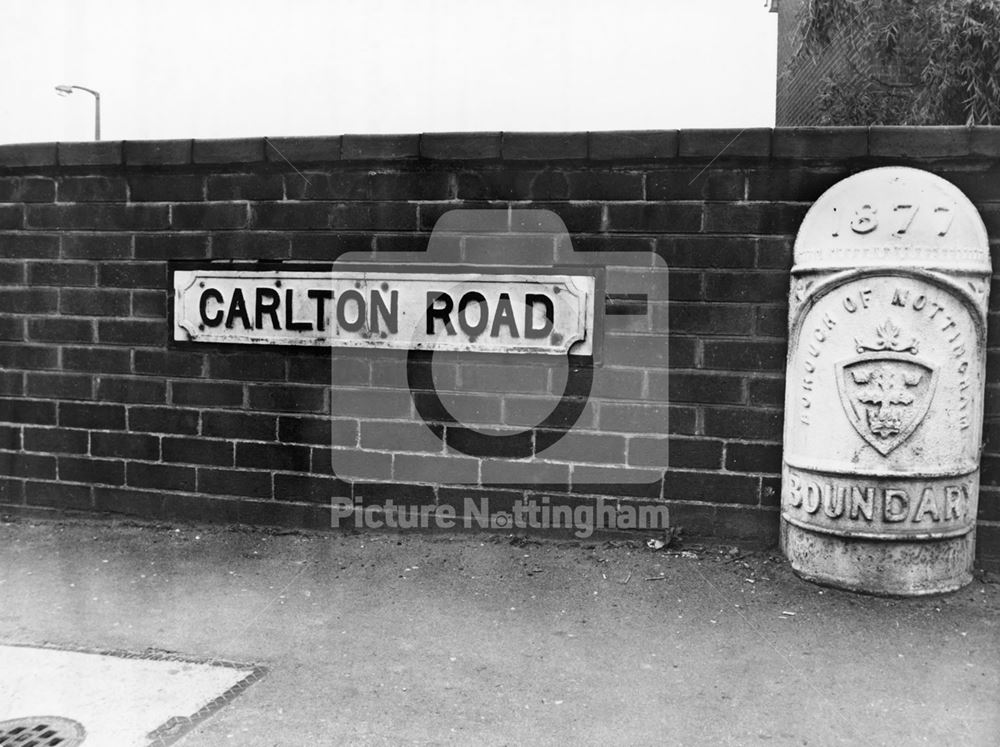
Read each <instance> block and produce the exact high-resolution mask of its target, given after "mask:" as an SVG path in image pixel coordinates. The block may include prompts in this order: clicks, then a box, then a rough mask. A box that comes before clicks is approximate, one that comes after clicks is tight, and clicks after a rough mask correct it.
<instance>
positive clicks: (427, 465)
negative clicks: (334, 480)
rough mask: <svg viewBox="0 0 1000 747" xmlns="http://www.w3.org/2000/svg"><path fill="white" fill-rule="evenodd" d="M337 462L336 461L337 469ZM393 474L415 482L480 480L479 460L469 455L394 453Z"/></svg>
mask: <svg viewBox="0 0 1000 747" xmlns="http://www.w3.org/2000/svg"><path fill="white" fill-rule="evenodd" d="M336 465H337V462H336V461H334V469H335V470H336ZM392 469H393V476H394V477H398V478H399V479H402V480H407V481H413V482H427V483H433V482H442V481H443V482H449V483H461V482H473V483H474V482H478V480H479V460H478V459H473V458H469V457H460V456H455V455H454V454H449V455H448V456H437V455H432V454H399V453H397V454H394V455H393V458H392Z"/></svg>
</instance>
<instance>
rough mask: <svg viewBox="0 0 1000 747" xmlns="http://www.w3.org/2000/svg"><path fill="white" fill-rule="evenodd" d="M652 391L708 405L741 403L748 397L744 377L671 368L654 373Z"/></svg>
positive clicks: (673, 399) (654, 394)
mask: <svg viewBox="0 0 1000 747" xmlns="http://www.w3.org/2000/svg"><path fill="white" fill-rule="evenodd" d="M649 394H650V397H655V398H657V399H661V400H669V401H671V402H702V403H706V404H723V403H726V404H738V403H742V402H743V401H744V399H745V395H744V394H743V377H741V376H727V375H725V374H718V373H688V372H681V371H671V372H670V373H669V374H667V373H664V374H660V375H654V374H651V375H650V377H649Z"/></svg>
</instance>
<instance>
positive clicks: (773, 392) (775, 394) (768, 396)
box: [747, 376, 785, 407]
mask: <svg viewBox="0 0 1000 747" xmlns="http://www.w3.org/2000/svg"><path fill="white" fill-rule="evenodd" d="M747 384H748V390H749V395H750V396H749V400H748V403H749V404H751V405H764V406H768V405H770V406H772V407H781V405H782V404H784V401H785V379H784V376H782V377H781V378H763V377H760V376H754V377H753V378H752V379H750V381H748V382H747Z"/></svg>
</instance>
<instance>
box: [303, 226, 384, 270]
mask: <svg viewBox="0 0 1000 747" xmlns="http://www.w3.org/2000/svg"><path fill="white" fill-rule="evenodd" d="M291 240H292V259H298V260H319V261H324V262H332V261H334V260H336V259H337V258H338V257H341V256H342V255H344V254H347V253H348V252H370V251H371V249H372V235H371V234H370V233H367V232H363V233H347V232H343V231H341V232H337V233H321V232H316V233H302V232H300V233H293V234H292V235H291Z"/></svg>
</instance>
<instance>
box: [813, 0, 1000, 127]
mask: <svg viewBox="0 0 1000 747" xmlns="http://www.w3.org/2000/svg"><path fill="white" fill-rule="evenodd" d="M800 24H801V25H800V29H799V36H800V38H801V39H802V45H801V48H800V49H799V50H798V51H797V53H796V57H799V58H801V57H815V56H817V55H819V54H822V53H823V52H824V51H826V50H831V53H840V52H841V50H842V51H843V52H844V53H846V60H847V64H846V65H845V66H843V67H842V68H841V69H840V70H839V71H838V72H836V73H834V74H832V75H830V76H828V77H827V78H826V80H825V81H824V83H823V86H822V88H821V97H820V103H819V106H820V108H821V110H822V113H823V120H824V123H825V124H835V125H872V124H910V125H935V124H941V125H944V124H969V125H972V124H979V125H997V124H1000V0H808V2H807V3H806V4H805V6H804V10H803V14H802V17H801V19H800ZM831 48H833V49H831ZM847 50H851V51H850V52H847Z"/></svg>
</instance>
